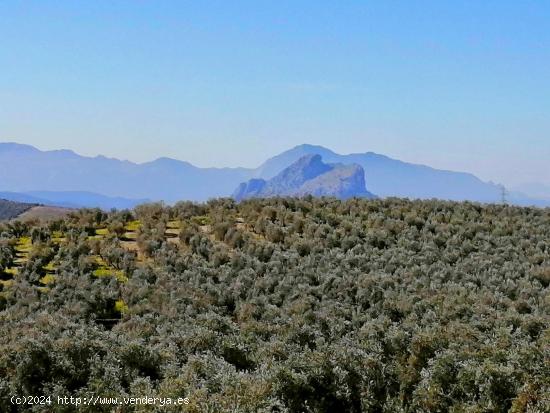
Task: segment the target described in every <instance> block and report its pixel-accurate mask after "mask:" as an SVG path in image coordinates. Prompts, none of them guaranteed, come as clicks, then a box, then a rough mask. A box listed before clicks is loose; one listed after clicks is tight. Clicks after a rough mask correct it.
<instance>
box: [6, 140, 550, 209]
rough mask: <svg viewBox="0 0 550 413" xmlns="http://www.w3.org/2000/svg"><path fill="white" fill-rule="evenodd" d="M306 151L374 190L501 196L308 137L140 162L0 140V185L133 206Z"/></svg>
mask: <svg viewBox="0 0 550 413" xmlns="http://www.w3.org/2000/svg"><path fill="white" fill-rule="evenodd" d="M307 155H320V157H321V159H322V161H323V162H325V163H330V164H342V165H357V166H359V167H361V168H362V170H364V181H365V183H366V188H367V190H368V191H369V192H370V193H372V194H374V195H376V196H379V197H388V196H396V197H407V198H423V199H426V198H439V199H448V200H457V201H462V200H470V201H479V202H489V203H490V202H499V201H500V193H501V190H500V188H499V186H498V185H496V184H493V183H487V182H483V181H481V180H480V179H479V178H477V177H476V176H474V175H472V174H469V173H463V172H452V171H445V170H439V169H434V168H430V167H428V166H424V165H416V164H411V163H406V162H402V161H399V160H396V159H392V158H389V157H387V156H384V155H379V154H376V153H372V152H366V153H360V154H349V155H340V154H337V153H335V152H333V151H331V150H329V149H327V148H324V147H321V146H314V145H300V146H297V147H295V148H292V149H290V150H288V151H285V152H283V153H281V154H279V155H277V156H275V157H273V158H270V159H268V160H267V161H266V162H264V163H263V164H262V165H260V166H259V167H258V168H199V167H196V166H194V165H192V164H190V163H188V162H184V161H178V160H175V159H170V158H159V159H157V160H155V161H152V162H146V163H141V164H139V163H134V162H130V161H121V160H118V159H113V158H106V157H104V156H96V157H86V156H81V155H78V154H76V153H75V152H72V151H69V150H56V151H41V150H38V149H36V148H34V147H32V146H29V145H21V144H16V143H0V165H1V168H0V192H3V193H4V195H3V196H2V194H0V197H3V198H8V199H10V198H9V196H11V197H15V196H28V197H31V198H33V199H34V200H33V199H31V198H29V199H27V201H26V202H36V200H37V199H38V202H40V199H42V200H45V201H47V202H41V203H50V204H53V205H64V206H100V207H102V208H106V209H107V208H110V207H115V208H126V207H132V206H134V205H135V204H137V203H140V202H143V201H144V200H153V201H154V200H164V201H166V202H168V203H172V202H175V201H178V200H193V201H204V200H207V199H209V198H213V197H225V196H230V195H231V194H232V193H233V192H234V191H235V188H237V187H238V186H239V185H240V184H242V183H243V182H247V181H249V180H250V179H253V178H258V179H263V180H266V181H267V180H270V179H272V178H274V177H275V176H277V175H278V174H280V173H281V171H283V170H284V169H285V168H288V167H289V166H291V165H292V164H293V163H295V162H296V161H298V160H299V159H300V158H303V157H304V156H307ZM355 172H356V171H355ZM322 192H323V191H322V190H321V193H322ZM7 193H11V195H10V194H7ZM6 195H8V196H6ZM11 199H13V198H11ZM508 199H509V201H510V202H513V203H517V204H521V205H539V206H546V205H550V201H548V200H544V199H531V198H529V197H528V196H525V195H522V194H520V193H512V194H510V195H509V198H508ZM18 200H20V201H23V199H18Z"/></svg>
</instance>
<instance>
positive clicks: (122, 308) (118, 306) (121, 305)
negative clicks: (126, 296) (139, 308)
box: [115, 300, 128, 314]
mask: <svg viewBox="0 0 550 413" xmlns="http://www.w3.org/2000/svg"><path fill="white" fill-rule="evenodd" d="M115 311H117V312H119V313H121V314H124V313H126V312H127V311H128V304H126V303H125V302H124V300H116V302H115Z"/></svg>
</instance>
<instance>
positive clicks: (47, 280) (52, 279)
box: [40, 274, 55, 285]
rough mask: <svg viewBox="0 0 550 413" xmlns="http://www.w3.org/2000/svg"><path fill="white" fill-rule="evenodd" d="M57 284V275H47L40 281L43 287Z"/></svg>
mask: <svg viewBox="0 0 550 413" xmlns="http://www.w3.org/2000/svg"><path fill="white" fill-rule="evenodd" d="M54 282H55V275H52V274H47V275H45V276H44V277H42V278H41V279H40V283H41V284H43V285H49V284H53V283H54Z"/></svg>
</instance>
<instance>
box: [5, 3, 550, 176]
mask: <svg viewBox="0 0 550 413" xmlns="http://www.w3.org/2000/svg"><path fill="white" fill-rule="evenodd" d="M0 141H16V142H21V143H28V144H33V145H36V146H38V147H39V148H41V149H58V148H69V149H73V150H75V151H77V152H79V153H82V154H85V155H96V154H99V153H101V154H104V155H107V156H115V157H118V158H123V159H130V160H134V161H145V160H151V159H154V158H156V157H159V156H169V157H173V158H178V159H183V160H188V161H190V162H192V163H194V164H196V165H199V166H212V165H215V166H236V165H242V166H256V165H258V164H259V163H261V162H262V161H263V160H265V159H266V158H267V157H269V156H272V155H274V154H276V153H278V152H280V151H283V150H285V149H288V148H290V147H292V146H294V145H297V144H300V143H315V144H320V145H324V146H327V147H329V148H331V149H333V150H335V151H337V152H340V153H349V152H366V151H374V152H378V153H383V154H386V155H389V156H392V157H396V158H398V159H402V160H406V161H412V162H418V163H425V164H428V165H431V166H434V167H441V168H446V169H454V170H465V171H469V172H473V173H475V174H477V175H478V176H480V177H481V178H483V179H486V180H489V179H491V180H494V181H497V182H504V183H506V184H508V185H513V184H516V183H518V182H522V181H539V182H545V183H550V167H549V165H550V162H549V160H550V2H547V1H503V0H499V1H486V0H484V1H479V0H474V1H441V0H438V1H386V0H380V1H331V2H328V1H319V0H317V1H299V0H293V1H259V0H256V1H250V2H243V1H183V0H182V1H160V0H155V1H138V0H131V1H120V0H119V1H100V0H98V1H44V0H42V1H8V0H6V1H2V2H0Z"/></svg>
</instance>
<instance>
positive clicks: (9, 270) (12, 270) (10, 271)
mask: <svg viewBox="0 0 550 413" xmlns="http://www.w3.org/2000/svg"><path fill="white" fill-rule="evenodd" d="M4 272H5V273H6V274H11V275H13V276H14V277H15V276H16V275H17V268H15V267H11V268H6V269H4Z"/></svg>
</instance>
